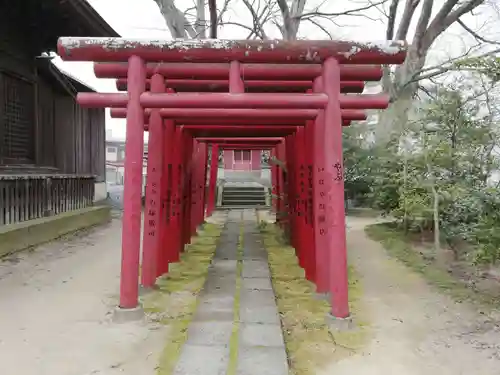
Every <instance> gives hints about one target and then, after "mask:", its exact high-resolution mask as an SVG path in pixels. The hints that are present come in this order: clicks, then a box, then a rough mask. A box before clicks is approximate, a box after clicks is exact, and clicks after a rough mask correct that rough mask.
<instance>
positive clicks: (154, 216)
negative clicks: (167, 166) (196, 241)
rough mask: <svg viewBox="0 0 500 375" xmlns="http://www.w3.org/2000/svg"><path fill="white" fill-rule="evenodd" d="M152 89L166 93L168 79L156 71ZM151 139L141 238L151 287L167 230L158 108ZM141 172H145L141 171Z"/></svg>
mask: <svg viewBox="0 0 500 375" xmlns="http://www.w3.org/2000/svg"><path fill="white" fill-rule="evenodd" d="M151 86H152V87H151V91H152V92H165V79H164V78H163V77H162V76H161V75H159V74H155V75H154V76H153V78H152V79H151ZM149 132H150V138H149V144H148V161H147V184H146V202H145V210H144V231H143V240H142V268H141V271H142V272H141V284H142V286H143V287H145V288H151V287H153V286H154V284H155V282H156V277H157V272H158V264H157V262H158V258H159V253H160V245H161V240H162V239H164V235H163V232H164V230H165V229H166V228H165V226H164V225H162V224H163V223H162V222H161V220H160V218H161V215H162V214H163V212H162V209H161V207H162V197H161V192H162V184H161V182H162V174H163V172H164V171H163V159H164V157H163V152H164V144H163V143H164V141H165V136H164V126H163V118H162V117H161V115H160V111H159V110H154V111H152V113H151V118H150V127H149ZM141 172H142V171H141Z"/></svg>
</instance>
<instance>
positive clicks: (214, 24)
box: [208, 0, 219, 39]
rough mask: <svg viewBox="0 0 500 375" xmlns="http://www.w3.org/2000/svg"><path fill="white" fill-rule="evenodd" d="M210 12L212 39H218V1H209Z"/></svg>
mask: <svg viewBox="0 0 500 375" xmlns="http://www.w3.org/2000/svg"><path fill="white" fill-rule="evenodd" d="M208 12H209V13H210V38H211V39H217V26H218V24H219V22H218V21H219V20H218V17H217V0H208Z"/></svg>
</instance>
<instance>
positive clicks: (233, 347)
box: [226, 226, 243, 375]
mask: <svg viewBox="0 0 500 375" xmlns="http://www.w3.org/2000/svg"><path fill="white" fill-rule="evenodd" d="M242 273H243V226H240V236H239V238H238V248H237V263H236V291H235V295H234V307H233V330H232V333H231V338H230V340H229V363H228V366H227V372H226V375H236V371H237V368H238V354H239V353H238V351H239V341H240V300H241V286H242V285H241V284H242V280H241V275H242Z"/></svg>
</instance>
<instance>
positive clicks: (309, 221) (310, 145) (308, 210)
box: [303, 121, 317, 283]
mask: <svg viewBox="0 0 500 375" xmlns="http://www.w3.org/2000/svg"><path fill="white" fill-rule="evenodd" d="M314 139H315V137H314V122H313V121H308V122H307V123H306V126H305V128H304V142H305V152H304V162H305V166H306V172H305V173H306V176H305V178H306V192H305V207H304V210H305V215H304V222H305V226H304V232H303V234H304V246H305V250H304V253H305V254H306V259H305V267H306V277H307V279H308V280H311V281H313V282H315V283H317V279H316V274H317V266H316V254H317V248H316V246H315V244H316V241H315V237H314V233H315V227H314V203H315V202H314V185H313V183H314V155H315V153H314V149H315V144H314Z"/></svg>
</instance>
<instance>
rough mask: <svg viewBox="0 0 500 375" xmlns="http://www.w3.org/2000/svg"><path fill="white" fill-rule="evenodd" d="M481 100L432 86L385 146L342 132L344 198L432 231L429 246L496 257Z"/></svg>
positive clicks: (491, 132) (494, 195)
mask: <svg viewBox="0 0 500 375" xmlns="http://www.w3.org/2000/svg"><path fill="white" fill-rule="evenodd" d="M473 63H474V61H469V62H467V64H473ZM483 63H484V62H483ZM497 63H498V61H496V62H495V64H497ZM464 64H465V63H464ZM484 64H486V63H484ZM464 66H465V65H462V67H464ZM485 66H486V65H485ZM499 67H500V65H499ZM486 100H491V98H487V97H486V98H485V96H484V95H482V94H481V93H480V92H479V91H478V90H476V89H475V88H471V87H461V88H457V87H455V88H452V89H447V88H435V89H434V90H432V99H428V100H426V101H421V102H419V109H418V111H416V115H415V116H413V118H412V119H411V121H410V122H409V123H408V124H407V126H406V128H405V131H404V133H403V134H400V135H399V138H398V139H397V140H396V141H395V142H394V143H393V144H392V145H390V146H389V147H388V148H385V149H378V148H377V147H376V146H374V145H371V144H370V143H368V142H366V141H365V140H364V138H366V136H365V137H363V135H362V134H361V135H360V134H359V132H358V130H352V131H350V132H346V134H345V136H344V149H345V152H346V156H345V168H346V174H345V175H346V178H345V180H346V181H345V186H346V191H347V194H346V195H347V198H350V199H355V200H357V201H360V202H363V203H364V204H365V205H367V206H371V207H372V208H375V209H379V210H381V211H383V212H384V213H385V214H388V215H392V216H393V217H395V218H396V219H397V221H398V223H399V225H400V226H401V227H403V228H404V229H405V230H406V231H407V232H415V233H422V234H423V233H424V232H432V231H435V232H436V234H439V235H436V236H435V240H434V241H435V245H436V246H435V248H436V249H439V248H440V246H441V242H442V244H446V245H447V246H448V247H449V248H451V249H452V250H453V251H454V253H455V255H456V257H457V258H458V257H466V258H467V259H470V260H471V261H474V262H476V263H495V262H497V261H498V260H500V193H499V191H498V189H497V187H498V186H495V183H494V182H493V181H492V180H491V177H492V175H493V173H494V172H495V171H498V170H499V169H500V168H499V166H500V159H499V155H497V152H496V148H497V143H496V142H497V139H499V135H500V134H499V131H498V126H497V121H496V118H495V113H494V111H493V109H492V108H493V105H492V103H491V102H487V101H486ZM437 230H439V232H438V231H437Z"/></svg>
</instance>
